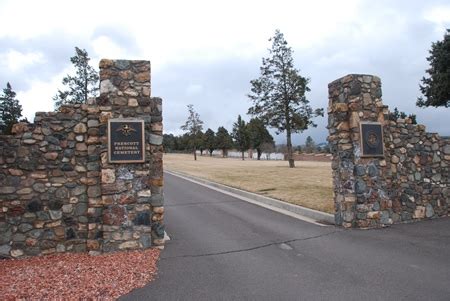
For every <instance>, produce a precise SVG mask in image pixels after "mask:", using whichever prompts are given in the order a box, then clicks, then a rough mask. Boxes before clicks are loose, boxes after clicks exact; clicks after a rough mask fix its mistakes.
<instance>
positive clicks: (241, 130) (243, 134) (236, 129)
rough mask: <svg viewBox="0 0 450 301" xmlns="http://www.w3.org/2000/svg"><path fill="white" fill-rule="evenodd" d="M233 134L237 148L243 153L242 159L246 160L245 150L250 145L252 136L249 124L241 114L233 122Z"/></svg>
mask: <svg viewBox="0 0 450 301" xmlns="http://www.w3.org/2000/svg"><path fill="white" fill-rule="evenodd" d="M232 136H233V139H234V142H235V145H236V147H237V149H238V150H239V151H240V152H241V153H242V160H244V152H245V151H246V150H248V148H249V147H250V137H249V135H248V130H247V124H246V123H245V121H244V120H242V118H241V115H238V119H237V121H236V122H235V123H234V124H233V134H232Z"/></svg>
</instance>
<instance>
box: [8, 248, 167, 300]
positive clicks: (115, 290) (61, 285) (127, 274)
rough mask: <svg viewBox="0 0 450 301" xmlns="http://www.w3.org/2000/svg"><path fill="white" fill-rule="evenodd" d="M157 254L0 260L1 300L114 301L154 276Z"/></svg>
mask: <svg viewBox="0 0 450 301" xmlns="http://www.w3.org/2000/svg"><path fill="white" fill-rule="evenodd" d="M159 253H160V251H159V250H157V249H149V250H145V251H130V252H117V253H109V254H103V255H99V256H89V255H88V254H85V253H66V254H57V255H49V256H42V257H32V258H26V259H18V260H16V259H8V260H0V275H1V281H0V299H1V300H18V299H21V300H42V299H45V300H80V299H84V300H86V299H90V300H92V299H96V300H114V299H116V298H118V297H119V296H121V295H124V294H126V293H128V292H130V291H131V290H133V289H134V288H137V287H142V286H144V285H145V284H147V283H148V282H149V281H151V280H153V279H154V277H155V275H156V262H157V260H158V258H159Z"/></svg>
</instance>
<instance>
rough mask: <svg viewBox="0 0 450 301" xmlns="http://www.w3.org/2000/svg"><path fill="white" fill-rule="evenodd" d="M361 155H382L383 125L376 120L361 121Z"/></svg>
mask: <svg viewBox="0 0 450 301" xmlns="http://www.w3.org/2000/svg"><path fill="white" fill-rule="evenodd" d="M361 148H362V155H361V156H362V157H384V143H383V127H382V126H381V123H378V122H361Z"/></svg>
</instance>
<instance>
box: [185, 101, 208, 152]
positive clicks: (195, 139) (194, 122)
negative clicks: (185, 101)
mask: <svg viewBox="0 0 450 301" xmlns="http://www.w3.org/2000/svg"><path fill="white" fill-rule="evenodd" d="M187 107H188V111H189V116H188V119H187V120H186V123H185V124H184V125H182V126H181V129H182V130H183V131H187V134H188V135H189V142H190V145H191V146H192V148H193V149H194V160H197V147H198V146H199V144H200V141H199V133H201V131H202V130H203V121H201V120H200V115H199V114H198V113H197V112H195V111H194V105H192V104H190V105H188V106H187Z"/></svg>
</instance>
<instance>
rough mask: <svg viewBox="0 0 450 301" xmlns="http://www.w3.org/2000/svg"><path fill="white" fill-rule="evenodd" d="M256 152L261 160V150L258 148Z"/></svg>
mask: <svg viewBox="0 0 450 301" xmlns="http://www.w3.org/2000/svg"><path fill="white" fill-rule="evenodd" d="M256 152H257V153H258V160H261V154H262V151H261V149H260V148H257V149H256Z"/></svg>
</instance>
